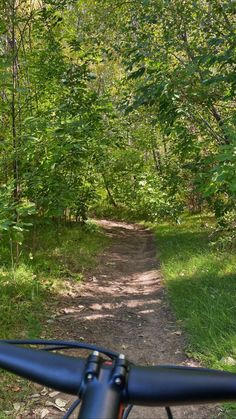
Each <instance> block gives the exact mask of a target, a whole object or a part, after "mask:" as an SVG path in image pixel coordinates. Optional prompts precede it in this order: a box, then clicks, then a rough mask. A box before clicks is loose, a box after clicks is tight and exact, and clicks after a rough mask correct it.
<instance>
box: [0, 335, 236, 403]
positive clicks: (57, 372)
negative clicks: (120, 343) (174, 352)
mask: <svg viewBox="0 0 236 419" xmlns="http://www.w3.org/2000/svg"><path fill="white" fill-rule="evenodd" d="M85 366H86V360H85V359H82V358H74V357H71V356H65V355H60V354H53V353H47V352H44V351H43V350H37V351H36V350H34V349H29V348H22V347H15V346H13V345H10V344H5V343H1V344H0V367H1V368H3V369H6V370H8V371H10V372H13V373H15V374H17V375H20V376H22V377H24V378H28V379H30V380H32V381H35V382H37V383H39V384H42V385H45V386H48V387H50V388H53V389H55V390H58V391H61V392H64V393H68V394H71V395H78V393H79V389H80V387H81V383H82V381H83V378H84V377H83V376H84V372H85ZM102 368H103V369H111V368H112V367H111V366H109V365H103V366H102ZM122 398H123V401H124V402H125V403H131V404H135V405H149V406H150V405H158V406H166V405H167V404H170V405H174V404H186V403H202V402H207V403H209V402H215V401H229V400H231V401H232V400H236V374H233V373H230V372H225V371H217V370H210V369H206V368H192V367H181V366H151V367H140V366H136V365H133V364H129V373H128V379H127V385H126V386H125V388H124V391H123V397H122Z"/></svg>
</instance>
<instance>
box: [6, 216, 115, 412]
mask: <svg viewBox="0 0 236 419" xmlns="http://www.w3.org/2000/svg"><path fill="white" fill-rule="evenodd" d="M107 243H108V238H107V237H105V236H104V235H103V233H102V232H101V231H100V229H99V228H98V227H97V226H96V225H95V224H94V223H91V222H88V223H87V224H86V225H85V226H80V225H79V224H76V223H72V224H67V225H57V224H54V223H52V222H47V221H45V220H35V223H34V227H32V229H31V230H30V231H29V232H28V233H27V236H26V238H25V241H24V242H23V245H22V249H21V255H20V259H19V263H18V264H17V265H12V260H11V252H10V246H9V243H8V241H7V237H6V238H5V239H3V238H2V240H1V242H0V287H1V293H0V338H1V339H12V338H19V339H21V338H36V337H40V335H41V333H42V332H43V331H42V324H43V320H44V318H45V317H46V315H49V314H50V312H51V310H52V308H50V307H51V302H52V301H53V299H54V298H55V297H56V296H57V295H58V293H60V291H61V289H62V288H63V286H64V281H65V280H68V279H70V280H71V281H80V280H81V279H82V278H83V272H84V271H85V270H86V269H87V268H90V267H91V266H92V265H93V264H95V263H96V255H97V253H98V252H99V251H101V250H102V249H103V248H104V247H105V246H106V245H107ZM52 306H53V305H52ZM0 382H1V383H0V392H1V400H0V411H4V409H6V408H7V407H8V408H9V405H11V407H12V405H13V404H14V403H16V402H18V401H19V400H23V398H24V395H25V393H26V392H27V388H28V386H29V384H26V383H25V382H24V385H22V380H20V379H18V378H14V377H13V376H12V375H10V374H8V373H1V380H0ZM19 383H20V384H19ZM13 413H14V414H16V412H13ZM13 413H12V414H13ZM2 417H7V416H4V414H3V416H2ZM12 417H13V416H12Z"/></svg>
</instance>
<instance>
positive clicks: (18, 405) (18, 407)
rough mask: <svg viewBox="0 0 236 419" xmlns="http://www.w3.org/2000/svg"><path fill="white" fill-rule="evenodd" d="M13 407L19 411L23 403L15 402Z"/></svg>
mask: <svg viewBox="0 0 236 419" xmlns="http://www.w3.org/2000/svg"><path fill="white" fill-rule="evenodd" d="M13 407H14V410H16V412H19V410H20V408H21V404H20V403H13Z"/></svg>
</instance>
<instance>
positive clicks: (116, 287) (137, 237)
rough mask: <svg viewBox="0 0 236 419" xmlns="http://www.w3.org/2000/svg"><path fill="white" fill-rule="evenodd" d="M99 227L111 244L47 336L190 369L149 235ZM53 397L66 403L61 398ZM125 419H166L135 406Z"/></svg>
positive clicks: (192, 414) (204, 413) (182, 414)
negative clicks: (80, 341) (50, 334)
mask: <svg viewBox="0 0 236 419" xmlns="http://www.w3.org/2000/svg"><path fill="white" fill-rule="evenodd" d="M99 224H100V225H101V226H102V228H103V229H104V230H105V232H106V234H107V235H108V236H110V237H112V245H111V246H110V247H109V248H108V249H107V250H106V251H105V252H104V253H103V254H102V255H101V256H100V259H99V264H98V266H97V267H96V268H95V270H94V271H93V272H92V273H90V275H88V278H87V280H86V281H84V282H83V284H82V285H81V284H80V285H73V286H70V289H69V290H68V294H67V295H65V296H63V297H62V298H61V300H60V301H59V302H58V305H57V312H59V315H58V316H57V317H56V318H55V319H54V321H53V324H52V325H51V327H52V329H53V336H52V337H54V338H60V339H68V338H69V339H78V340H79V339H80V338H81V337H82V338H83V339H84V340H85V341H87V342H90V343H96V344H98V345H101V346H103V347H108V348H110V349H114V350H116V351H120V352H123V353H125V354H126V355H127V357H128V358H129V359H130V360H132V361H133V362H135V363H140V364H143V365H152V364H159V363H160V364H184V365H188V364H190V365H191V362H190V361H189V360H187V359H186V357H185V355H184V350H183V348H184V338H183V335H182V334H181V331H180V330H179V328H178V325H177V323H176V321H175V319H174V317H173V315H172V313H171V311H170V308H169V305H168V301H167V298H166V294H165V289H164V288H163V284H162V279H161V274H160V270H159V266H158V262H157V260H156V248H155V243H154V237H153V235H152V234H151V232H150V231H148V230H147V229H144V228H142V227H140V226H136V225H130V224H126V223H118V222H111V221H100V222H99ZM57 397H59V398H62V399H65V398H67V400H68V398H69V396H64V395H61V394H60V395H59V396H57ZM46 400H48V396H47V394H46V395H45V396H44V397H43V399H42V398H41V399H40V400H39V401H38V402H37V403H36V404H35V406H34V409H33V410H31V412H32V411H34V412H36V414H35V413H34V415H33V416H32V413H31V415H24V417H31V418H32V417H34V418H36V417H40V415H41V414H40V412H41V411H42V409H43V407H45V401H46ZM51 401H53V400H51ZM46 408H47V409H48V410H49V413H48V415H46V416H45V417H46V418H50V417H53V418H59V417H61V414H59V413H58V410H56V409H54V408H53V407H52V406H51V407H46ZM35 409H36V410H35ZM37 412H38V414H39V415H37ZM173 412H174V417H175V418H178V419H183V418H194V419H204V418H208V419H209V418H216V417H219V409H218V408H216V407H206V406H204V407H201V406H200V407H199V406H195V407H178V408H173ZM130 418H131V419H144V418H145V419H152V418H153V419H154V418H155V419H156V418H160V419H162V418H166V415H165V412H164V410H163V409H161V408H155V409H153V408H140V407H135V408H134V410H133V412H132V414H131V415H130ZM91 419H92V418H91ZM93 419H95V418H93ZM96 419H97V418H96Z"/></svg>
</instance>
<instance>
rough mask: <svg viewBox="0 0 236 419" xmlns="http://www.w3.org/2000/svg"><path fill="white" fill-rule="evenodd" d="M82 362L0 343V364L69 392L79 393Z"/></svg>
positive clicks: (25, 376) (83, 365)
mask: <svg viewBox="0 0 236 419" xmlns="http://www.w3.org/2000/svg"><path fill="white" fill-rule="evenodd" d="M85 362H86V361H85V360H83V359H80V358H73V357H68V356H64V355H59V354H53V353H48V352H44V351H41V350H37V351H36V350H34V349H28V348H21V347H15V346H14V345H9V344H5V343H1V344H0V368H3V369H5V370H7V371H10V372H12V373H14V374H17V375H20V376H21V377H24V378H28V379H30V380H32V381H35V382H37V383H39V384H42V385H44V386H47V387H50V388H52V389H55V390H58V391H62V392H64V393H68V394H73V395H77V394H78V392H79V388H80V384H81V381H82V378H83V372H84V370H85Z"/></svg>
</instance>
